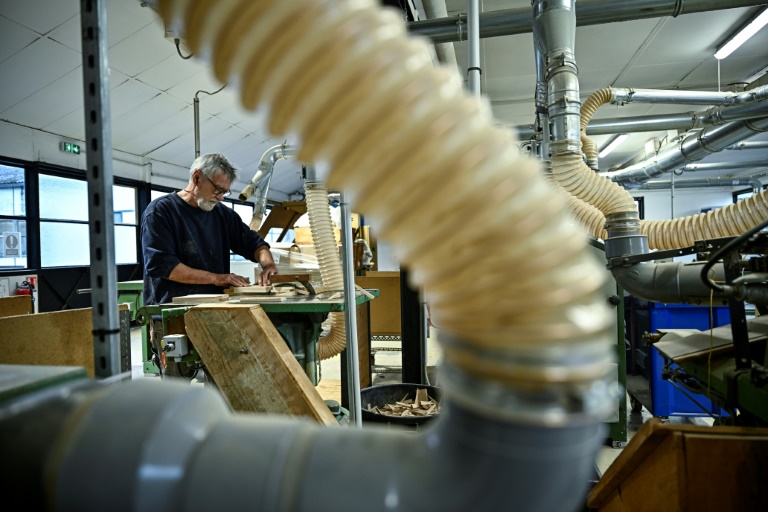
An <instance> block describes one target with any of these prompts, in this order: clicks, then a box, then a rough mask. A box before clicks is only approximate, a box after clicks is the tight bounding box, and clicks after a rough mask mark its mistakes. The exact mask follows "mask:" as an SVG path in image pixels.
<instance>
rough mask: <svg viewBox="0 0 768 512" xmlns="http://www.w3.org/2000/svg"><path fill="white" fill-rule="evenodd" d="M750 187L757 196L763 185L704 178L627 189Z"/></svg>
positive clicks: (758, 181)
mask: <svg viewBox="0 0 768 512" xmlns="http://www.w3.org/2000/svg"><path fill="white" fill-rule="evenodd" d="M738 186H748V187H752V192H754V193H755V194H757V193H758V192H760V191H761V190H762V189H763V184H762V183H760V180H756V179H745V178H739V179H727V178H712V179H710V178H704V179H696V180H682V181H679V180H675V181H674V183H673V182H671V181H648V182H646V183H642V184H632V185H628V186H627V188H630V189H633V190H667V189H670V188H672V187H674V188H708V187H738Z"/></svg>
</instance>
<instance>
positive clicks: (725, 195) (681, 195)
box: [631, 186, 745, 220]
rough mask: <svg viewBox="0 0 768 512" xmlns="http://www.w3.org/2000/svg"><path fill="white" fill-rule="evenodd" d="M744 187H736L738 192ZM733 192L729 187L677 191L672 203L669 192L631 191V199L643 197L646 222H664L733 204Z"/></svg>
mask: <svg viewBox="0 0 768 512" xmlns="http://www.w3.org/2000/svg"><path fill="white" fill-rule="evenodd" d="M743 188H745V187H743V186H742V187H738V189H739V190H741V189H743ZM733 190H734V189H732V188H730V187H713V188H706V189H691V188H687V189H677V190H675V193H674V202H673V200H672V193H671V191H670V190H633V191H631V194H632V197H641V196H642V197H644V198H645V199H644V203H645V218H646V220H665V219H670V218H672V217H673V215H672V209H673V204H674V217H686V216H689V215H694V214H696V213H699V212H700V211H701V209H702V208H709V207H714V208H720V207H722V206H725V205H728V204H731V203H732V202H733Z"/></svg>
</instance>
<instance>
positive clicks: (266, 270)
mask: <svg viewBox="0 0 768 512" xmlns="http://www.w3.org/2000/svg"><path fill="white" fill-rule="evenodd" d="M279 273H280V272H279V271H278V270H277V265H275V264H274V263H272V264H271V265H266V266H264V267H262V269H261V275H260V276H259V283H258V284H260V285H261V286H266V285H268V284H269V276H271V275H274V274H279Z"/></svg>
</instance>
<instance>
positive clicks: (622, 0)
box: [408, 0, 765, 43]
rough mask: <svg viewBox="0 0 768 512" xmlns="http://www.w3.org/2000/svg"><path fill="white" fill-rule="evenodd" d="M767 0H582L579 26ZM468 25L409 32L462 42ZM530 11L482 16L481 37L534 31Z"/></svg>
mask: <svg viewBox="0 0 768 512" xmlns="http://www.w3.org/2000/svg"><path fill="white" fill-rule="evenodd" d="M764 4H765V0H685V2H681V1H679V0H633V1H632V2H627V1H626V0H579V16H578V18H577V19H576V24H577V25H578V26H589V25H602V24H604V23H615V22H619V21H631V20H639V19H647V18H661V17H663V16H679V15H681V14H692V13H697V12H709V11H717V10H721V9H733V8H736V7H753V6H758V5H764ZM466 24H467V17H466V16H465V15H459V16H450V17H446V18H440V19H435V20H424V21H412V22H410V23H408V31H409V32H410V33H411V34H413V35H418V36H423V37H427V38H429V39H431V40H432V42H434V43H449V42H455V41H463V40H464V39H466V35H465V34H464V33H463V27H465V26H466ZM531 27H532V23H531V12H530V10H529V9H527V8H517V9H503V10H497V11H490V12H484V13H483V14H481V15H480V37H481V38H486V37H498V36H509V35H514V34H526V33H528V32H531Z"/></svg>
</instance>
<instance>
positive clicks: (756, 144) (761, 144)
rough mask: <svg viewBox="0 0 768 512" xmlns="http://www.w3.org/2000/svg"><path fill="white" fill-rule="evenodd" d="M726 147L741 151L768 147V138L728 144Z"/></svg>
mask: <svg viewBox="0 0 768 512" xmlns="http://www.w3.org/2000/svg"><path fill="white" fill-rule="evenodd" d="M725 149H729V150H733V151H740V150H745V149H768V140H760V141H749V142H739V143H737V144H733V145H731V146H728V147H727V148H725Z"/></svg>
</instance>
